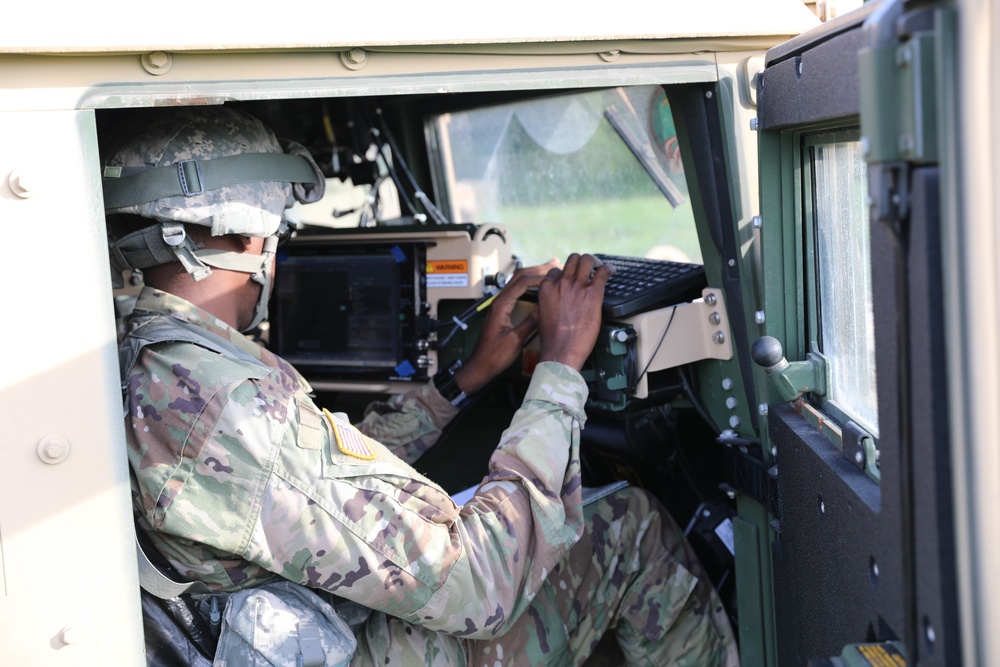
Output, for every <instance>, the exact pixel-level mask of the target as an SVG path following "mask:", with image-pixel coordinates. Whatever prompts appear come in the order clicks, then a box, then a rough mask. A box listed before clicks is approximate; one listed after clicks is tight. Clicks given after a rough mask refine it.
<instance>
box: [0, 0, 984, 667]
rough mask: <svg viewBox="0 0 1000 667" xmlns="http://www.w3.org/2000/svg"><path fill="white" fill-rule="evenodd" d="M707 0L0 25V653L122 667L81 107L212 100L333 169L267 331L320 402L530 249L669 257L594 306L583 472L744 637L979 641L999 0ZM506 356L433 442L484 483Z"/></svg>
mask: <svg viewBox="0 0 1000 667" xmlns="http://www.w3.org/2000/svg"><path fill="white" fill-rule="evenodd" d="M232 4H235V3H232ZM702 5H704V6H699V7H697V8H692V7H691V6H690V3H686V2H680V1H676V2H675V1H673V0H671V1H668V2H664V3H654V4H650V3H640V2H633V1H630V0H626V1H625V2H620V3H616V4H615V5H613V6H602V7H600V8H599V9H595V10H594V11H584V10H583V9H582V8H579V9H577V8H574V9H563V8H556V7H549V6H545V5H544V3H527V2H521V1H513V2H507V3H494V4H491V5H487V6H481V7H477V8H475V9H473V8H471V7H469V6H467V3H458V2H453V1H448V0H442V1H441V2H431V3H407V4H403V3H398V4H394V3H379V4H378V5H373V6H368V5H348V6H343V5H340V4H334V3H300V4H298V5H295V6H288V7H287V8H281V11H276V10H277V9H278V8H277V7H269V8H267V10H266V11H264V10H260V9H250V8H249V6H241V7H239V8H237V9H233V8H232V7H224V6H222V5H221V4H220V3H203V4H202V5H201V6H198V7H197V10H196V11H193V12H190V13H189V12H185V13H183V14H181V12H179V11H177V12H169V11H166V10H165V9H164V8H156V9H154V8H151V7H149V8H144V9H143V8H137V7H134V6H132V5H125V4H123V3H120V4H118V5H116V6H105V7H103V8H99V7H94V6H93V5H88V4H77V5H73V6H68V7H63V8H61V9H59V10H57V11H58V12H59V13H60V15H59V16H52V15H51V12H53V11H56V10H52V9H51V8H48V7H46V6H44V4H43V3H36V4H35V5H32V6H31V7H27V6H23V7H19V8H18V10H17V13H16V15H14V14H12V15H11V16H8V17H7V20H5V21H4V24H3V26H2V27H0V35H2V38H0V147H2V149H0V179H2V184H0V211H2V216H0V220H2V223H0V225H2V227H3V229H4V231H5V238H6V239H7V241H6V243H7V251H6V259H5V261H4V262H3V264H2V268H0V271H2V274H3V280H2V281H0V293H2V299H0V303H2V304H3V309H4V315H5V317H4V326H3V337H2V339H0V341H2V343H3V344H2V349H3V350H4V352H5V360H4V364H3V372H2V374H0V406H2V407H0V410H2V412H0V415H2V422H3V439H4V442H3V453H4V464H3V466H2V468H0V563H2V565H3V567H2V568H0V593H2V595H0V636H2V640H0V662H2V663H3V664H5V665H97V664H101V665H138V664H143V663H144V657H143V627H142V618H141V613H140V605H139V591H140V583H139V577H138V574H137V555H136V549H135V545H136V542H135V534H134V524H133V519H132V514H131V501H130V495H129V476H128V468H127V464H126V460H125V453H124V447H125V438H124V433H123V426H122V424H123V420H122V412H121V409H122V403H121V387H120V384H121V383H120V380H119V370H118V360H117V353H116V345H117V333H118V332H117V329H116V326H117V325H119V324H120V321H121V318H122V317H123V316H124V315H125V314H126V313H127V312H128V309H129V303H130V298H131V297H132V296H133V295H134V293H135V290H136V289H137V284H138V282H139V281H140V280H141V276H138V275H135V276H130V280H129V281H128V282H127V283H126V286H125V288H123V289H120V290H113V289H112V282H111V279H110V271H109V260H108V248H107V243H106V230H105V220H104V214H103V210H104V205H103V195H102V188H101V178H102V174H101V172H100V166H99V165H100V161H99V155H100V152H101V149H102V139H101V137H102V136H103V133H104V132H105V131H106V130H107V129H108V128H113V127H114V124H115V123H116V122H117V119H118V118H119V117H120V114H121V113H123V112H124V111H126V110H130V111H135V110H142V109H145V108H151V107H159V106H165V105H220V104H225V105H231V106H233V107H237V108H242V109H246V110H249V111H251V112H252V113H254V114H256V115H258V116H259V117H261V118H262V119H263V120H265V122H267V123H268V124H270V125H271V126H272V127H274V128H275V129H276V131H277V133H278V134H279V136H282V137H288V138H291V139H294V140H296V141H299V142H300V143H302V144H304V145H305V146H307V147H308V148H309V149H310V150H311V151H312V153H313V154H314V155H315V156H316V158H317V159H318V160H319V161H320V163H321V164H322V166H323V169H324V175H325V176H326V177H327V180H328V184H329V186H328V195H327V197H325V198H324V199H323V200H322V201H321V202H319V203H317V204H312V205H309V206H306V207H299V208H296V209H294V210H292V211H291V212H290V214H289V215H290V216H291V217H292V218H293V220H294V221H295V223H296V233H295V236H294V238H292V239H291V240H290V241H289V242H288V243H287V245H285V246H284V247H283V249H282V255H281V257H280V261H281V263H280V265H279V271H278V276H279V277H278V281H279V282H278V285H277V287H276V290H275V303H274V307H273V309H272V312H271V316H270V318H269V321H268V322H267V323H266V326H262V327H261V329H260V331H259V332H257V334H256V335H257V336H258V338H259V339H260V341H261V344H265V345H269V346H272V347H274V348H275V349H276V350H278V351H279V352H280V353H282V354H285V355H287V356H288V357H289V358H290V359H291V360H292V361H293V362H294V363H296V364H297V365H298V366H299V367H300V368H301V369H302V370H303V372H304V373H305V374H306V376H307V377H308V378H310V379H311V380H312V381H313V384H314V385H315V387H316V388H317V390H318V392H319V399H320V400H319V402H321V403H323V404H327V405H336V406H338V409H341V410H344V411H346V412H348V413H353V414H357V410H360V409H361V407H362V406H363V405H364V404H365V403H366V402H367V401H369V400H371V399H373V398H376V397H379V396H382V395H384V394H387V393H392V392H396V391H400V390H402V389H405V388H406V387H409V386H413V383H414V382H420V381H423V380H424V379H426V378H427V377H428V376H429V374H433V372H434V371H435V370H436V369H438V368H441V367H442V366H443V365H444V364H447V363H449V361H450V360H451V359H453V358H457V357H460V356H461V355H462V354H465V353H467V352H468V350H469V349H470V346H471V345H472V344H473V343H474V341H475V335H476V327H477V322H478V320H477V318H478V317H479V313H481V308H482V307H485V304H486V302H487V300H488V299H489V297H490V295H491V294H492V293H493V292H494V291H495V290H496V289H498V288H500V287H502V285H503V284H504V282H505V280H506V279H507V278H509V276H510V274H511V272H512V271H513V270H514V268H515V267H516V266H517V265H518V264H530V263H536V262H543V261H545V260H547V259H549V258H550V257H553V256H555V257H565V255H566V254H568V253H569V252H571V251H582V252H600V253H604V254H605V255H610V256H612V259H611V260H609V261H612V262H617V263H619V264H621V265H622V266H623V267H624V266H625V264H627V263H628V262H627V261H626V260H625V259H622V258H647V259H650V258H653V259H656V260H659V261H660V263H659V264H655V265H654V266H656V267H659V268H661V269H662V268H663V267H674V268H676V267H677V266H681V267H682V268H684V267H687V268H686V273H685V275H686V278H684V279H683V280H682V281H681V284H680V285H679V286H678V285H674V286H673V287H671V288H669V289H666V290H663V289H661V288H659V287H657V286H655V285H652V284H643V285H641V286H640V287H638V288H634V290H633V292H631V293H629V294H627V295H626V296H624V297H622V299H621V301H620V302H619V303H618V304H617V305H616V304H611V303H608V304H607V305H606V309H605V316H604V317H605V325H604V328H603V329H602V334H601V339H600V340H599V342H598V345H597V347H596V348H595V350H594V353H593V355H592V357H591V360H590V362H588V365H587V367H586V368H585V369H584V370H585V375H586V377H587V379H588V382H589V383H590V385H591V399H590V404H589V407H588V414H589V420H588V423H587V427H586V429H585V431H584V446H583V454H582V456H583V458H584V465H585V469H586V480H585V481H586V483H587V484H589V485H594V486H600V485H603V484H606V483H610V482H614V481H626V482H627V483H630V484H635V485H641V486H644V487H646V488H649V489H650V490H652V491H654V492H655V493H657V495H659V496H660V497H661V498H662V499H663V501H664V502H665V503H666V504H667V505H668V507H669V508H670V509H671V511H672V513H673V514H674V516H675V517H676V518H677V520H678V521H679V523H680V525H681V526H683V527H684V528H685V529H686V531H687V533H688V537H689V539H690V540H691V542H692V544H693V545H694V546H695V548H696V549H697V550H698V552H699V554H700V556H701V559H702V561H703V562H704V564H705V565H706V568H707V569H708V571H709V573H710V574H711V576H712V578H713V582H714V584H715V585H716V586H717V588H718V589H719V591H720V593H721V594H722V598H723V600H724V602H725V604H726V607H727V611H728V612H729V614H730V616H731V618H732V619H733V624H734V627H735V628H736V629H737V631H738V637H739V644H740V651H741V657H742V661H743V664H745V665H750V666H758V665H760V666H766V667H774V666H780V667H791V666H795V667H798V666H800V665H807V664H811V665H902V664H909V665H927V666H930V665H948V666H949V667H951V666H954V665H965V666H967V667H973V666H985V665H1000V639H998V638H997V636H996V634H995V632H993V630H994V629H995V628H997V627H1000V608H998V605H1000V571H998V570H997V568H994V567H991V566H990V563H991V562H992V556H994V555H995V554H996V553H997V552H998V547H1000V524H998V523H997V517H998V513H997V511H996V510H997V507H998V506H1000V504H998V501H1000V497H998V495H1000V485H998V484H997V482H996V480H997V473H998V466H1000V448H997V447H996V445H995V441H996V436H995V425H994V423H993V422H992V421H991V420H992V417H991V415H992V414H994V413H995V412H996V409H997V405H998V404H1000V400H998V399H1000V372H998V371H1000V368H998V365H1000V364H998V359H1000V335H998V333H1000V332H998V326H1000V325H998V313H997V310H998V304H1000V299H998V293H997V292H998V287H1000V280H998V277H1000V276H998V272H997V268H996V262H995V260H994V255H995V253H996V251H997V248H998V243H997V232H996V229H997V225H996V220H997V197H996V188H995V185H994V183H993V179H992V177H993V175H994V174H995V173H996V169H995V157H994V156H995V155H998V154H1000V145H998V139H997V133H996V132H995V130H994V129H993V128H995V127H996V124H995V123H993V121H994V120H997V111H996V110H997V108H1000V105H998V104H997V100H998V97H1000V85H998V83H997V79H996V77H995V76H993V70H994V67H993V66H994V65H995V64H996V62H997V59H998V53H1000V52H998V50H997V49H998V47H996V46H995V44H997V43H1000V41H998V40H997V39H996V37H1000V35H998V32H1000V24H998V22H997V14H996V10H995V6H994V5H993V4H992V3H989V2H973V1H971V0H970V1H964V0H963V1H945V0H925V1H916V0H909V1H903V0H881V1H879V2H869V3H866V4H865V5H864V6H863V7H861V8H859V9H857V10H856V11H852V12H850V13H848V14H845V15H842V16H839V17H837V18H835V19H832V20H830V21H826V22H822V23H821V22H820V21H818V20H816V18H815V17H814V16H813V15H812V14H810V13H809V12H808V10H807V9H806V8H805V6H804V5H803V4H802V3H801V2H799V0H766V1H760V2H746V1H745V0H717V1H714V2H708V3H702ZM472 13H475V14H477V16H475V17H473V16H472V15H471V14H472ZM621 273H622V274H624V273H626V272H625V271H622V272H621ZM654 276H655V277H654V278H650V279H647V280H645V281H644V282H645V283H654V282H657V281H659V280H660V277H659V274H658V273H656V274H654ZM523 307H524V308H525V309H527V308H531V307H533V306H532V304H531V303H530V302H528V301H526V302H525V303H524V304H523ZM372 332H377V335H373V333H372ZM531 364H532V349H531V347H530V346H529V347H528V348H527V349H526V350H525V354H524V357H523V360H522V362H521V363H519V364H517V365H516V367H514V368H512V369H510V371H509V372H508V373H506V374H505V375H504V376H503V377H502V378H501V379H500V380H498V381H497V382H496V383H494V385H493V386H491V388H490V389H489V390H488V391H486V392H483V393H482V394H481V395H480V396H479V397H478V398H477V401H476V402H475V404H474V405H473V406H472V407H470V408H469V410H468V412H467V413H466V414H465V415H464V416H463V417H461V418H460V419H459V420H458V421H457V422H456V423H455V424H454V426H453V427H452V428H451V429H450V431H449V433H448V434H447V435H446V437H445V438H444V440H443V441H442V442H441V443H440V445H439V446H438V448H437V449H436V450H434V451H433V452H432V453H431V454H429V455H428V456H427V457H426V458H425V460H422V461H421V462H420V464H419V465H420V467H421V469H423V470H426V471H427V472H428V473H429V474H431V475H432V476H434V477H435V478H436V479H438V480H439V481H440V482H441V483H442V484H443V485H444V486H445V487H446V488H447V489H448V490H449V491H450V492H452V491H453V492H455V493H459V492H460V491H461V490H463V489H465V488H467V487H469V486H470V485H473V484H475V483H476V482H477V480H478V479H480V478H481V476H482V471H483V467H482V466H483V462H484V461H485V459H486V457H487V456H488V454H489V449H490V448H491V447H492V445H493V443H495V442H496V435H497V434H498V433H499V429H502V428H503V426H504V425H505V424H506V420H509V417H510V414H511V412H512V411H513V409H514V407H515V406H516V405H517V403H518V399H519V392H520V391H523V388H524V385H525V378H526V377H527V373H529V372H530V368H531ZM475 445H482V446H481V447H479V446H475Z"/></svg>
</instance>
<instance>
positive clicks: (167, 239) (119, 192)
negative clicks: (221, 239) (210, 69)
mask: <svg viewBox="0 0 1000 667" xmlns="http://www.w3.org/2000/svg"><path fill="white" fill-rule="evenodd" d="M115 135H116V140H113V141H112V143H111V144H110V145H109V146H108V149H107V152H106V153H105V156H104V158H103V160H102V162H103V165H102V166H103V178H102V186H103V190H104V209H105V213H106V214H108V215H115V214H130V215H137V216H140V217H142V218H149V219H152V220H155V221H157V223H155V224H152V225H150V226H148V227H144V228H142V229H139V230H137V231H133V232H131V233H128V234H125V235H124V236H122V237H121V238H112V239H110V241H109V246H110V252H111V264H112V269H113V272H112V276H113V277H114V278H115V279H116V283H117V284H118V285H120V284H121V272H122V271H124V270H126V269H130V270H133V271H136V270H138V271H141V270H142V269H144V268H148V267H151V266H158V265H160V264H166V263H168V262H174V261H180V263H181V264H182V265H183V266H184V268H185V270H187V272H188V274H190V276H191V277H192V278H193V279H194V280H203V279H205V278H207V277H208V276H209V275H210V274H211V272H212V269H211V267H215V268H220V269H228V270H232V271H242V272H244V273H249V274H250V275H251V277H252V278H253V280H254V281H255V282H257V283H259V284H260V285H261V286H262V289H261V296H260V299H259V301H258V303H257V310H256V312H255V316H254V320H253V322H252V323H251V325H250V327H248V328H253V327H255V326H256V325H257V324H259V323H260V321H261V320H262V319H263V318H264V317H265V316H266V314H267V299H268V295H269V293H270V291H271V290H270V281H271V279H272V276H271V275H270V270H269V267H270V260H271V257H272V256H273V254H274V252H275V250H276V248H277V241H278V236H279V235H281V234H283V233H285V232H286V231H287V225H288V222H287V221H286V220H285V217H284V211H285V209H287V208H288V207H290V206H292V205H293V204H294V203H295V202H296V201H299V202H302V203H311V202H314V201H318V200H319V199H320V198H321V197H322V196H323V190H324V184H325V181H324V178H323V174H322V172H321V171H320V168H319V167H318V166H317V164H316V162H315V161H314V160H313V159H312V157H311V156H310V155H309V152H308V151H307V150H306V149H305V148H304V147H303V146H301V145H299V144H296V143H295V142H291V141H279V140H278V139H277V138H276V137H275V135H274V133H273V132H272V131H271V130H270V129H269V128H268V127H266V126H265V125H264V124H263V123H261V122H260V121H259V120H258V119H256V118H254V117H253V116H250V115H248V114H246V113H243V112H240V111H237V110H234V109H231V108H227V107H221V106H216V107H189V108H170V109H154V110H151V111H148V112H145V113H144V114H142V115H141V116H139V117H137V118H135V119H133V121H132V122H130V123H129V122H127V123H125V124H123V125H122V126H121V127H116V128H115ZM185 224H194V225H201V226H204V227H208V228H210V229H211V233H212V235H213V236H221V235H225V234H240V235H243V236H253V237H261V238H265V239H267V240H266V241H265V244H264V252H263V254H262V255H259V256H258V255H247V254H243V253H239V252H229V251H222V250H214V249H210V248H204V247H201V246H200V245H199V244H197V243H195V242H194V241H193V240H192V239H191V237H190V236H189V235H188V234H187V233H186V232H185V227H184V225H185Z"/></svg>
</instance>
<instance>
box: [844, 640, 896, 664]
mask: <svg viewBox="0 0 1000 667" xmlns="http://www.w3.org/2000/svg"><path fill="white" fill-rule="evenodd" d="M856 648H857V649H858V653H860V654H861V655H862V656H863V657H864V658H865V659H867V660H868V664H869V665H871V666H872V667H906V660H905V659H904V658H903V656H902V655H900V653H899V651H897V650H896V648H895V647H894V646H892V645H891V644H861V645H859V646H857V647H856Z"/></svg>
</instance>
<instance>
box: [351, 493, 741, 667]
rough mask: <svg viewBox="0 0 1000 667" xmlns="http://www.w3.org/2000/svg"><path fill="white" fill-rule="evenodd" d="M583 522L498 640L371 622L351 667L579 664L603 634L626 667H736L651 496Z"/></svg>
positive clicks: (675, 534)
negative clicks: (580, 534)
mask: <svg viewBox="0 0 1000 667" xmlns="http://www.w3.org/2000/svg"><path fill="white" fill-rule="evenodd" d="M585 517H586V528H585V530H584V534H583V537H582V538H581V539H580V541H579V542H578V543H577V544H576V545H574V547H573V548H572V549H571V550H570V552H569V554H568V555H567V556H566V557H565V558H564V559H563V561H562V562H561V563H560V564H559V565H558V566H557V567H556V568H555V569H554V570H553V571H552V572H551V573H550V574H549V576H548V578H547V579H546V583H545V585H544V586H543V587H542V589H541V591H540V592H539V593H538V595H537V596H536V598H535V599H534V600H533V602H532V604H531V605H530V606H529V607H528V610H527V611H526V612H525V613H524V614H522V616H521V617H520V618H518V619H517V620H516V621H515V622H514V624H513V625H512V626H511V628H510V630H509V631H508V632H506V633H505V634H503V635H501V636H498V637H496V638H492V639H480V640H468V639H467V640H460V639H458V638H456V637H452V636H449V635H445V634H441V633H437V632H430V631H428V630H425V629H423V628H421V627H420V626H417V625H413V624H411V623H407V622H405V621H401V620H399V619H396V618H393V617H389V616H386V615H384V614H373V616H372V617H371V618H370V619H369V621H368V623H367V625H366V628H365V631H364V632H362V633H361V635H360V636H359V637H358V650H357V653H356V654H355V656H354V659H353V661H352V662H351V665H352V666H353V665H366V666H367V665H371V666H372V667H374V666H376V665H377V666H379V667H382V666H384V665H404V666H410V665H470V666H474V667H480V666H488V667H499V666H501V665H580V664H582V663H583V662H584V661H585V660H586V658H587V657H588V656H589V655H590V653H591V652H592V651H593V649H594V647H595V646H596V645H597V644H598V642H600V640H601V638H602V637H603V636H604V634H605V632H606V631H609V630H613V631H614V632H615V636H616V638H617V641H618V645H619V647H620V648H621V650H622V652H623V653H624V655H625V658H626V662H627V664H629V665H650V666H653V665H655V666H656V667H666V666H667V665H678V666H681V667H715V666H725V667H735V666H737V665H739V658H738V655H737V650H736V642H735V639H734V637H733V632H732V629H731V627H730V624H729V620H728V618H727V616H726V614H725V611H724V609H723V607H722V603H721V601H720V600H719V598H718V596H717V595H716V593H715V590H714V589H713V588H712V585H711V583H710V582H709V581H708V580H707V578H706V577H705V576H704V573H703V572H702V569H701V566H700V565H699V563H698V561H697V558H696V557H695V555H694V552H693V551H692V550H691V547H690V546H689V545H688V543H687V541H686V540H685V539H684V535H683V532H682V531H681V530H680V528H678V526H677V524H676V523H675V522H674V520H673V519H672V518H671V517H670V515H669V514H668V513H667V511H666V510H665V509H664V508H663V507H662V506H661V505H660V504H659V502H658V501H657V500H656V499H655V498H654V497H653V496H651V495H650V494H648V493H646V492H645V491H642V490H639V489H624V490H621V491H618V492H616V493H613V494H611V495H609V496H607V497H605V498H603V499H601V500H598V501H597V502H594V503H592V504H591V505H588V506H587V507H586V508H585Z"/></svg>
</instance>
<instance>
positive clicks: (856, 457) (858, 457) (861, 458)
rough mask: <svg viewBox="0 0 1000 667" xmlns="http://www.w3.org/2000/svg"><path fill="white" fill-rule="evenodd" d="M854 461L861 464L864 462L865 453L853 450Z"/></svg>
mask: <svg viewBox="0 0 1000 667" xmlns="http://www.w3.org/2000/svg"><path fill="white" fill-rule="evenodd" d="M854 462H855V463H857V464H858V465H861V464H862V463H864V462H865V455H864V454H862V453H861V452H854Z"/></svg>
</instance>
